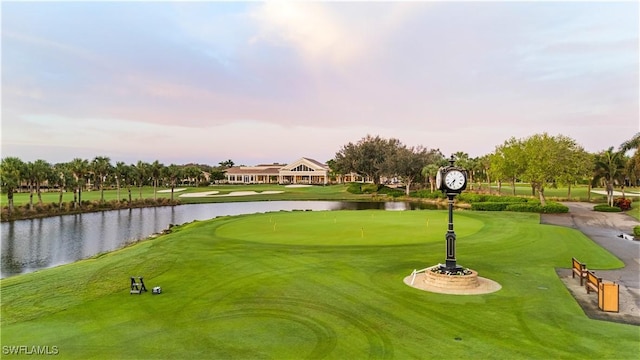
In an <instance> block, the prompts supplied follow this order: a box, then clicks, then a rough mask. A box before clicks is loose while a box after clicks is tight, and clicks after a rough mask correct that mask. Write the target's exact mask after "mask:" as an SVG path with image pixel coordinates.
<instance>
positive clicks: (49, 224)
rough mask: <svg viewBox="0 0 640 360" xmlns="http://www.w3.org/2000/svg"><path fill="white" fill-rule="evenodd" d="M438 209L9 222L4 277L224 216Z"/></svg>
mask: <svg viewBox="0 0 640 360" xmlns="http://www.w3.org/2000/svg"><path fill="white" fill-rule="evenodd" d="M433 208H435V207H433V206H432V205H426V204H416V203H407V202H386V203H383V202H344V201H257V202H238V203H219V204H192V205H180V206H174V207H171V206H167V207H154V208H142V209H126V210H114V211H105V212H97V213H87V214H77V215H65V216H56V217H49V218H43V219H33V220H20V221H14V222H6V223H2V224H0V230H1V233H2V237H1V238H0V239H1V248H0V249H1V263H2V266H1V271H0V277H2V278H5V277H9V276H13V275H17V274H23V273H29V272H33V271H36V270H39V269H44V268H49V267H53V266H58V265H62V264H67V263H71V262H74V261H77V260H80V259H84V258H88V257H91V256H94V255H96V254H100V253H103V252H107V251H112V250H115V249H118V248H121V247H123V246H125V245H127V244H128V243H131V242H134V241H136V240H139V239H144V238H147V237H148V236H150V235H152V234H154V233H158V232H160V231H162V230H163V229H166V228H167V227H168V226H169V224H184V223H187V222H191V221H194V220H207V219H212V218H215V217H218V216H225V215H241V214H254V213H263V212H270V211H281V210H284V211H292V210H315V211H318V210H363V209H385V210H414V209H433Z"/></svg>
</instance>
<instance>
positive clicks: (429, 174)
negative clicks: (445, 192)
mask: <svg viewBox="0 0 640 360" xmlns="http://www.w3.org/2000/svg"><path fill="white" fill-rule="evenodd" d="M439 168H440V166H439V165H438V164H429V165H427V166H425V167H423V168H422V176H424V178H425V179H428V180H429V189H430V190H431V192H434V191H436V190H437V189H436V180H435V179H436V175H437V173H438V169H439Z"/></svg>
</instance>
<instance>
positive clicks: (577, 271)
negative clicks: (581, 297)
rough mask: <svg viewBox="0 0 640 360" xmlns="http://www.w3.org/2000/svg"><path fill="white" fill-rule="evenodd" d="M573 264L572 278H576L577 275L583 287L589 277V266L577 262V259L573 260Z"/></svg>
mask: <svg viewBox="0 0 640 360" xmlns="http://www.w3.org/2000/svg"><path fill="white" fill-rule="evenodd" d="M571 262H572V266H571V267H572V270H573V273H572V274H571V277H572V278H575V277H576V275H578V277H579V278H580V286H582V285H583V284H584V279H585V278H586V277H587V265H586V264H583V263H581V262H580V261H578V260H576V258H571Z"/></svg>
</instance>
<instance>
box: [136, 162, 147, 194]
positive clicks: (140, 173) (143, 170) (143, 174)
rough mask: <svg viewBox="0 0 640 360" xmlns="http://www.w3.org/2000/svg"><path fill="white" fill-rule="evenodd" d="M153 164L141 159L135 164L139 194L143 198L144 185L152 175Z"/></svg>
mask: <svg viewBox="0 0 640 360" xmlns="http://www.w3.org/2000/svg"><path fill="white" fill-rule="evenodd" d="M150 168H151V165H150V164H149V163H146V162H143V161H141V160H139V161H138V163H137V164H136V165H135V178H136V184H137V185H138V195H139V196H140V199H142V186H143V185H144V184H145V183H146V181H147V180H148V179H149V176H150V172H151V170H150Z"/></svg>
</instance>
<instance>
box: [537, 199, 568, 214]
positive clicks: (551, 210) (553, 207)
mask: <svg viewBox="0 0 640 360" xmlns="http://www.w3.org/2000/svg"><path fill="white" fill-rule="evenodd" d="M540 210H541V211H540V212H541V213H545V214H559V213H568V212H569V208H568V207H566V206H564V205H562V204H560V203H557V202H548V203H547V205H545V206H541V207H540Z"/></svg>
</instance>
